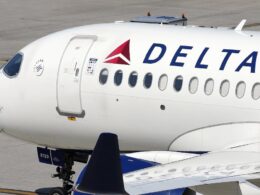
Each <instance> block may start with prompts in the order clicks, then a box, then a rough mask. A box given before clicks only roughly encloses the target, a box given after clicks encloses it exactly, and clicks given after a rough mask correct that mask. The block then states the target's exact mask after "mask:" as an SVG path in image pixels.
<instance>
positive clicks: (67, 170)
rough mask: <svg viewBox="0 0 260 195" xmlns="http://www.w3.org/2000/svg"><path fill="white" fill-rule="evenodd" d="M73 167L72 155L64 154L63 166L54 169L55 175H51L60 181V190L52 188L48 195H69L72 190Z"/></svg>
mask: <svg viewBox="0 0 260 195" xmlns="http://www.w3.org/2000/svg"><path fill="white" fill-rule="evenodd" d="M73 165H74V155H73V154H70V153H64V165H63V166H58V167H57V168H56V171H57V173H56V174H53V175H52V177H53V178H56V177H57V178H59V179H61V180H62V183H63V185H62V188H53V189H52V190H50V192H49V195H70V194H71V192H72V190H73V183H74V182H73V180H72V177H73V175H74V174H75V171H73V170H72V168H73Z"/></svg>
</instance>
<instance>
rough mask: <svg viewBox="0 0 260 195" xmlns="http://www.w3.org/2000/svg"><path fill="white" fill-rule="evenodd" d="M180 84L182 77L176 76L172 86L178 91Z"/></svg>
mask: <svg viewBox="0 0 260 195" xmlns="http://www.w3.org/2000/svg"><path fill="white" fill-rule="evenodd" d="M182 84H183V77H182V76H177V77H176V78H175V80H174V83H173V88H174V89H175V91H177V92H179V91H180V90H181V88H182Z"/></svg>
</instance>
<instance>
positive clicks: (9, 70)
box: [4, 53, 23, 77]
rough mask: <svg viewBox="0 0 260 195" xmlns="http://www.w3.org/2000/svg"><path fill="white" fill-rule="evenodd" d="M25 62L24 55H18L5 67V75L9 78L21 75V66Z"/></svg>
mask: <svg viewBox="0 0 260 195" xmlns="http://www.w3.org/2000/svg"><path fill="white" fill-rule="evenodd" d="M22 61H23V55H22V54H20V53H18V54H16V55H15V56H14V57H13V58H12V59H11V60H10V61H9V62H8V63H7V64H6V65H5V66H4V73H5V74H6V75H7V76H9V77H14V76H16V75H17V74H18V73H19V70H20V67H21V64H22Z"/></svg>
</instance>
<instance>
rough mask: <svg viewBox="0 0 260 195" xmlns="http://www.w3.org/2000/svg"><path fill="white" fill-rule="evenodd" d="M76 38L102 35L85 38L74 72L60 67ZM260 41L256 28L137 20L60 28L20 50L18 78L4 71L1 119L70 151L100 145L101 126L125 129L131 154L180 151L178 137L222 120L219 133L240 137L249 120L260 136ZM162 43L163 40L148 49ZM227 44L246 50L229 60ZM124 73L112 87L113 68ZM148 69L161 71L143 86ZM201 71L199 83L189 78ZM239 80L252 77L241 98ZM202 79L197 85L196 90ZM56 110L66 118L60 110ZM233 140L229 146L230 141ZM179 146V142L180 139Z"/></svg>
mask: <svg viewBox="0 0 260 195" xmlns="http://www.w3.org/2000/svg"><path fill="white" fill-rule="evenodd" d="M78 36H80V37H96V38H97V39H96V40H95V41H94V42H95V43H94V44H93V39H86V40H85V39H84V40H81V41H82V42H81V41H80V44H82V43H83V42H84V46H83V47H82V50H81V51H85V54H83V53H79V56H80V57H79V58H80V60H79V64H80V65H79V66H80V70H79V74H78V77H77V78H74V77H75V75H74V76H72V77H67V76H68V75H69V74H66V75H67V76H66V75H65V74H62V72H64V70H65V69H66V68H65V67H66V66H67V65H65V61H69V60H73V59H74V57H75V58H77V57H78V56H77V55H75V56H70V55H69V54H68V56H67V53H69V49H71V48H70V45H69V47H68V48H67V46H68V43H69V42H70V40H72V39H73V38H74V37H78ZM127 41H129V53H130V56H131V58H130V57H129V56H127V54H125V53H124V52H125V51H124V50H123V49H122V48H121V50H120V49H119V50H120V51H121V53H120V52H119V53H120V54H118V53H117V54H115V55H114V56H110V57H109V55H110V54H111V53H112V54H113V51H114V50H115V49H116V48H118V47H119V46H120V45H121V44H122V43H126V42H127ZM259 42H260V34H259V33H258V32H243V33H241V32H239V33H238V32H236V31H233V30H229V29H210V28H199V27H189V26H188V27H178V26H167V25H154V24H134V23H115V24H100V25H90V26H84V27H78V28H73V29H69V30H65V31H61V32H58V33H54V34H51V35H49V36H46V37H44V38H42V39H39V40H37V41H35V42H33V43H32V44H30V45H28V46H27V47H25V48H24V49H22V50H21V51H20V52H21V53H22V54H23V62H22V65H21V69H20V71H19V74H18V75H17V76H16V77H13V78H10V77H8V76H6V74H5V73H4V72H3V70H1V75H0V89H1V92H2V93H1V101H0V107H1V111H0V126H1V129H2V130H3V131H4V132H6V133H7V134H9V135H13V136H15V137H17V138H20V139H23V140H26V141H29V142H33V143H36V144H38V145H43V146H48V147H53V148H67V149H92V148H93V146H94V144H95V141H96V139H97V137H98V135H99V134H100V133H102V132H111V133H115V134H117V135H118V137H119V139H120V140H119V141H120V148H121V150H123V151H140V150H169V149H170V150H175V148H174V145H175V144H174V143H173V142H174V140H178V138H180V137H181V136H182V135H186V134H187V133H189V132H194V131H199V130H201V129H210V128H211V127H216V126H221V128H222V130H221V133H219V134H218V133H216V132H214V135H216V140H220V139H222V138H223V137H224V138H228V137H230V139H232V134H233V133H234V130H232V131H230V125H231V124H236V129H237V132H238V133H241V135H243V132H245V131H247V128H246V124H248V125H250V127H251V126H252V124H254V125H255V130H254V131H252V132H253V134H252V136H255V137H259V131H258V129H259V121H260V111H259V109H260V104H259V100H255V99H253V98H252V92H251V91H252V90H251V89H252V87H253V86H254V85H255V84H256V83H258V82H259V78H260V70H259V65H258V64H259V60H258V59H256V60H257V61H256V64H257V66H256V67H253V61H254V60H255V55H256V52H257V51H259ZM71 44H74V43H71ZM154 44H160V47H156V48H155V49H154V50H153V51H152V52H151V53H150V56H149V55H148V53H149V50H151V47H152V46H153V45H154ZM91 45H92V46H91ZM163 45H164V46H163ZM180 46H189V47H188V48H189V49H183V48H182V50H181V51H180ZM71 47H72V45H71ZM124 47H126V46H124ZM164 47H165V48H164ZM66 48H67V49H66ZM191 48H192V49H191ZM207 48H208V49H207ZM178 49H179V53H178ZM225 49H230V50H239V53H232V55H231V54H230V56H229V59H228V61H227V62H226V64H225V63H224V60H225V58H227V53H226V52H223V50H225ZM162 50H165V53H164V54H163V55H162V56H161V59H160V60H158V61H157V62H154V63H150V64H149V63H144V61H145V58H146V57H147V55H148V58H149V60H150V61H151V60H155V58H159V57H158V56H159V55H160V54H162V53H160V52H162ZM64 51H65V53H64ZM126 53H127V52H126ZM176 53H177V54H178V55H177V59H175V63H177V62H178V63H183V64H182V65H181V64H177V65H176V64H175V65H174V66H173V65H170V64H171V63H173V62H172V61H173V56H175V55H176ZM180 53H184V54H180ZM64 54H65V56H66V57H65V56H64ZM74 60H75V59H74ZM74 62H75V61H72V63H74ZM198 62H200V63H198ZM242 62H244V63H242ZM39 63H41V64H40V65H41V66H43V70H42V72H41V74H39V73H37V71H35V67H38V65H39ZM63 63H64V68H63V69H62V66H63ZM82 63H83V64H82ZM115 63H117V64H115ZM120 63H121V64H120ZM241 63H242V64H243V66H241ZM173 64H174V63H173ZM198 64H199V65H198ZM203 65H204V66H203ZM60 66H61V68H60V69H59V67H60ZM196 66H197V67H196ZM199 66H200V68H198V67H199ZM201 67H203V68H201ZM69 68H71V67H69ZM104 68H106V69H107V71H108V79H107V83H106V84H104V85H102V84H100V81H99V79H100V78H99V76H100V72H101V70H102V69H104ZM254 68H255V70H254ZM76 69H77V68H76ZM118 70H121V71H122V73H123V78H122V83H121V85H120V86H116V85H115V84H114V74H115V72H116V71H118ZM236 70H237V71H236ZM71 71H72V70H71ZM133 71H136V72H137V74H138V79H137V84H136V86H135V87H130V86H129V82H128V78H129V75H130V73H131V72H133ZM68 72H70V70H68ZM147 73H151V74H152V75H153V82H152V85H151V87H150V88H149V89H146V88H145V87H144V84H143V80H144V76H145V75H146V74H147ZM73 74H74V72H73ZM164 74H165V75H167V79H165V78H166V77H164V80H163V81H164V82H163V84H164V85H165V84H167V87H166V88H165V89H164V88H163V90H160V89H159V88H158V87H159V84H158V81H159V78H160V77H161V76H162V75H164ZM58 75H59V77H58ZM61 75H63V76H61ZM179 75H181V76H182V78H183V84H182V89H181V91H179V92H177V91H175V90H174V89H173V82H174V79H175V78H176V77H177V76H179ZM60 76H61V77H60ZM193 78H197V80H196V79H195V81H194V82H192V83H190V81H191V80H192V79H193ZM210 78H211V79H213V80H214V88H213V90H212V93H211V94H210V95H206V94H205V92H204V88H205V85H204V83H205V82H206V81H207V80H208V79H210ZM193 80H194V79H193ZM225 80H228V81H229V84H228V85H229V86H230V88H229V89H228V90H227V91H226V92H225V93H228V95H227V96H225V97H223V96H222V95H221V94H220V85H221V83H222V82H223V81H225ZM241 81H243V82H245V83H246V91H245V94H244V95H243V97H241V98H238V97H237V96H236V86H237V84H238V83H239V82H241ZM194 83H195V84H194ZM196 83H197V84H198V87H197V89H194V86H195V88H196ZM163 84H160V86H161V87H163ZM210 85H211V86H212V82H211V84H210ZM191 86H193V88H192V93H191V92H190V91H189V88H190V87H191ZM242 87H243V86H242ZM57 92H58V93H57ZM223 93H224V92H223ZM57 107H58V108H60V110H61V112H65V113H67V116H64V115H63V114H62V113H59V112H57V109H56V108H57ZM82 111H85V115H84V117H80V116H77V115H80V114H79V113H81V112H82ZM68 113H69V114H68ZM73 115H76V118H74V116H73ZM240 125H241V126H242V127H243V128H241V130H240V128H239V127H240ZM207 136H209V135H207ZM193 138H194V141H195V142H196V143H198V146H201V145H203V143H204V142H203V134H200V135H199V136H198V137H196V136H194V137H191V138H189V140H192V139H193ZM240 139H241V140H243V139H244V138H243V137H242V136H241V137H240V138H237V139H236V141H237V140H240ZM200 140H201V141H200ZM225 143H227V144H230V141H229V140H226V142H225ZM215 144H217V146H215ZM177 145H178V146H180V145H179V142H178V144H177ZM205 146H206V147H204V148H202V147H195V149H194V150H196V151H198V150H201V149H203V150H204V151H209V150H211V149H212V148H217V147H218V143H217V142H216V143H214V142H211V143H207V144H206V145H205ZM193 148H194V144H192V143H191V141H190V142H186V143H185V147H182V146H181V147H177V149H178V150H182V149H183V151H192V150H193Z"/></svg>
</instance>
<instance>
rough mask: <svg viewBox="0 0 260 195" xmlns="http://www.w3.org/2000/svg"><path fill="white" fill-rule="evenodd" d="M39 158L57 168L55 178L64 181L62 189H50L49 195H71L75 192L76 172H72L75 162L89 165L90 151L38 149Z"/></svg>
mask: <svg viewBox="0 0 260 195" xmlns="http://www.w3.org/2000/svg"><path fill="white" fill-rule="evenodd" d="M37 152H38V158H39V161H40V162H41V163H45V164H50V165H55V166H57V168H56V173H55V174H54V175H52V177H53V178H59V179H61V180H62V187H58V188H52V189H49V188H48V192H47V193H45V194H49V195H71V192H72V190H73V184H74V182H73V180H72V177H73V175H74V174H75V172H74V171H73V170H72V168H73V165H74V162H80V163H87V162H88V157H89V155H90V151H81V150H62V149H57V150H51V149H48V148H41V147H37Z"/></svg>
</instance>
